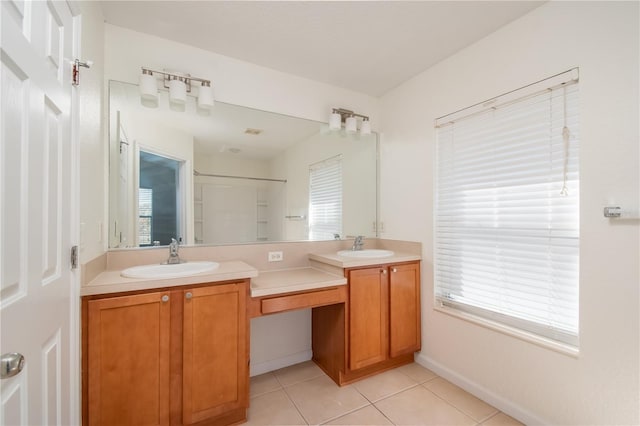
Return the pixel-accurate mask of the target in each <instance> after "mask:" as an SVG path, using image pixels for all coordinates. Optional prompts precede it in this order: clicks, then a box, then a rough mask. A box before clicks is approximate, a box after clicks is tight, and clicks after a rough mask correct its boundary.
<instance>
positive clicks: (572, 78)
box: [433, 69, 580, 355]
mask: <svg viewBox="0 0 640 426" xmlns="http://www.w3.org/2000/svg"><path fill="white" fill-rule="evenodd" d="M578 76H579V74H578V70H577V69H572V70H569V71H567V72H564V73H560V74H557V75H555V76H552V77H550V78H549V79H545V80H541V81H538V82H536V83H533V84H531V85H528V86H525V87H524V88H521V89H517V90H514V91H511V92H508V93H506V94H504V95H500V96H498V97H496V98H493V99H490V100H489V101H485V102H482V103H479V104H476V105H473V106H471V107H469V108H465V109H463V110H459V111H456V112H455V113H452V114H449V115H447V116H443V117H440V118H438V119H437V120H436V122H435V124H436V139H437V143H436V149H435V153H436V155H435V160H434V168H435V170H434V175H435V180H434V221H433V222H434V290H433V291H434V309H436V310H438V311H441V312H443V313H446V314H449V315H453V316H456V317H459V318H462V319H464V320H467V321H471V322H474V323H476V324H479V325H482V326H485V327H488V328H491V329H494V330H497V331H501V332H504V333H506V334H509V335H512V336H515V337H518V338H521V339H523V340H527V341H529V342H533V343H537V344H540V345H542V346H545V347H548V348H551V349H554V350H557V351H559V352H561V353H565V354H569V355H577V354H578V353H579V349H578V348H579V332H580V330H579V299H577V301H576V306H575V310H576V312H577V315H578V316H577V330H576V335H575V340H573V339H571V338H569V339H566V338H565V336H560V337H558V336H554V335H553V333H548V334H546V335H545V334H540V333H539V332H538V331H539V330H538V329H536V327H533V328H532V327H528V326H527V324H526V322H525V323H523V324H524V325H523V324H518V322H519V320H518V319H517V317H511V316H507V315H504V314H502V313H499V312H493V313H491V311H487V310H484V309H482V308H476V307H474V306H473V305H465V304H459V303H456V302H453V301H447V300H445V299H444V298H443V296H442V295H441V293H440V294H439V291H440V290H441V288H442V287H441V286H439V281H438V280H439V278H438V275H437V274H438V268H439V265H438V262H439V261H440V259H439V256H440V255H439V252H438V250H439V248H438V231H439V228H438V226H439V224H438V215H439V212H440V210H439V208H440V206H439V196H440V194H439V189H440V182H439V180H440V169H439V167H440V164H439V161H440V157H439V149H440V141H439V136H440V130H439V128H440V127H441V126H446V125H450V124H451V123H453V122H456V121H461V120H464V119H466V118H468V117H472V116H476V115H478V114H482V113H483V112H485V111H486V110H487V109H491V108H499V107H502V106H506V105H512V104H514V103H517V102H519V101H521V100H523V99H526V98H530V97H532V96H536V95H538V94H539V92H540V91H541V87H542V88H544V89H542V90H548V89H550V88H554V87H558V86H559V87H566V86H568V85H573V84H576V83H578V80H579V78H578ZM558 81H561V83H558ZM576 88H577V86H576ZM576 102H577V103H578V104H579V101H576ZM578 110H579V108H578ZM565 114H566V110H565ZM578 115H579V112H578ZM578 149H579V148H578ZM578 155H579V154H578ZM565 167H566V166H565ZM578 169H579V166H578ZM565 173H566V168H565ZM577 181H578V185H579V177H578V180H577ZM577 204H578V205H577V209H578V212H577V216H578V217H577V221H578V227H577V253H578V260H577V269H578V270H579V252H580V249H579V230H580V228H579V197H578V201H577ZM575 285H576V292H577V293H579V275H578V277H577V278H576V282H575ZM479 311H484V312H479ZM505 317H507V318H509V320H507V321H504V318H505Z"/></svg>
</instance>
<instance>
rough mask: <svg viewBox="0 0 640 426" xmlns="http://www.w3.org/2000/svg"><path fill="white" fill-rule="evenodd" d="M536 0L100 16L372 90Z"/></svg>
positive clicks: (110, 11) (265, 4) (151, 5)
mask: <svg viewBox="0 0 640 426" xmlns="http://www.w3.org/2000/svg"><path fill="white" fill-rule="evenodd" d="M542 3H544V2H542V1H411V2H405V1H374V2H370V1H282V2H280V1H277V2H276V1H255V2H253V1H248V2H245V1H148V0H147V1H102V2H101V5H102V9H103V13H104V17H105V20H106V22H108V23H110V24H113V25H117V26H121V27H125V28H129V29H132V30H135V31H139V32H143V33H148V34H152V35H155V36H158V37H163V38H166V39H171V40H174V41H177V42H181V43H184V44H188V45H192V46H196V47H199V48H202V49H206V50H209V51H212V52H215V53H219V54H222V55H225V56H229V57H233V58H236V59H240V60H244V61H247V62H251V63H253V64H257V65H261V66H264V67H268V68H272V69H275V70H279V71H282V72H286V73H289V74H294V75H297V76H301V77H305V78H309V79H312V80H316V81H320V82H324V83H328V84H331V85H334V86H338V87H343V88H346V89H351V90H354V91H357V92H361V93H365V94H368V95H371V96H376V97H378V96H381V95H383V94H384V93H386V92H388V91H389V90H391V89H393V88H395V87H396V86H398V85H399V84H401V83H402V82H404V81H406V80H408V79H410V78H411V77H413V76H415V75H417V74H419V73H420V72H422V71H424V70H425V69H427V68H429V67H430V66H432V65H434V64H436V63H437V62H439V61H441V60H443V59H445V58H446V57H448V56H451V55H453V54H454V53H456V52H457V51H459V50H461V49H463V48H464V47H466V46H469V45H470V44H472V43H474V42H475V41H477V40H479V39H481V38H482V37H484V36H486V35H488V34H490V33H492V32H494V31H495V30H497V29H498V28H500V27H502V26H504V25H506V24H507V23H509V22H511V21H513V20H515V19H517V18H519V17H520V16H522V15H524V14H526V13H527V12H529V11H530V10H532V9H534V8H536V7H538V6H540V5H541V4H542Z"/></svg>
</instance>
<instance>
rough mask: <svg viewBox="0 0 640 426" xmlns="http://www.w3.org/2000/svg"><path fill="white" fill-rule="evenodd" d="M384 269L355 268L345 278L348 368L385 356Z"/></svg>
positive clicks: (386, 309)
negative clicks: (347, 304)
mask: <svg viewBox="0 0 640 426" xmlns="http://www.w3.org/2000/svg"><path fill="white" fill-rule="evenodd" d="M387 275H388V274H387V268H370V269H356V270H352V271H349V272H348V278H349V368H350V369H351V370H357V369H358V368H362V367H366V366H369V365H372V364H376V363H378V362H380V361H384V360H385V359H387V352H388V346H389V344H388V341H389V337H388V336H389V280H388V277H387Z"/></svg>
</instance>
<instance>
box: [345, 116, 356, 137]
mask: <svg viewBox="0 0 640 426" xmlns="http://www.w3.org/2000/svg"><path fill="white" fill-rule="evenodd" d="M345 128H346V130H347V132H348V133H354V132H355V131H356V130H357V126H356V118H355V117H347V119H346V121H345Z"/></svg>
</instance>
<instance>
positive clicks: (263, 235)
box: [193, 172, 286, 244]
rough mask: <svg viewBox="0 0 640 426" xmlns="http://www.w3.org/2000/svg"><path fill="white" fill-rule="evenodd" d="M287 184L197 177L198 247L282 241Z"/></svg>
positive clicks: (195, 221) (195, 196) (278, 180)
mask: <svg viewBox="0 0 640 426" xmlns="http://www.w3.org/2000/svg"><path fill="white" fill-rule="evenodd" d="M285 185H286V180H283V179H268V178H256V177H250V176H228V175H214V174H204V173H197V172H196V175H195V178H194V193H193V199H194V210H193V211H194V233H195V242H196V244H231V243H246V242H255V241H281V240H282V239H283V229H282V217H283V215H284V209H285V196H286V189H285Z"/></svg>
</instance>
